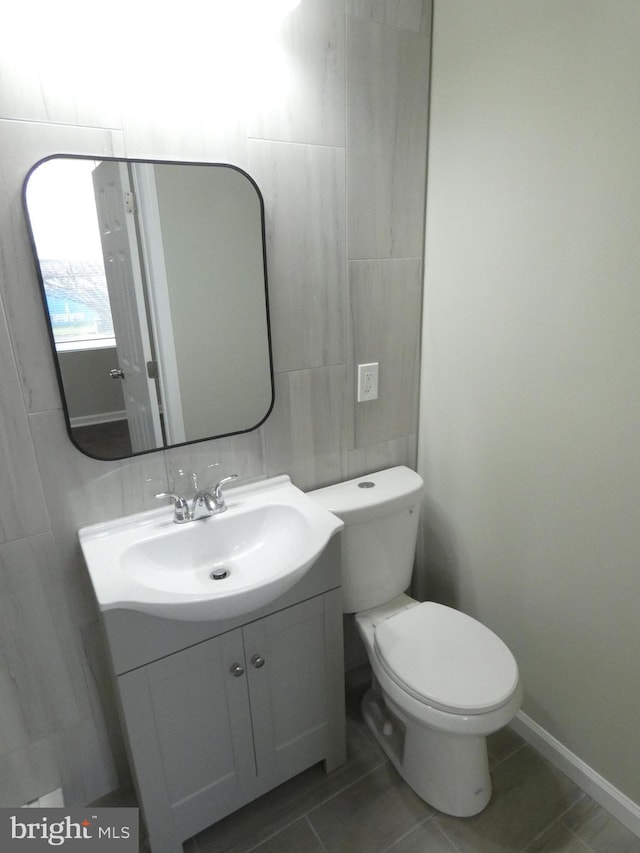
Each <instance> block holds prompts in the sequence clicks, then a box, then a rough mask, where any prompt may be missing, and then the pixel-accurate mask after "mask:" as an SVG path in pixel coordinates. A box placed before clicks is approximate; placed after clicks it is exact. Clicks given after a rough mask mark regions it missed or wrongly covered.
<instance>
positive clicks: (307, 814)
mask: <svg viewBox="0 0 640 853" xmlns="http://www.w3.org/2000/svg"><path fill="white" fill-rule="evenodd" d="M386 763H387V762H386V761H381V762H380V763H379V764H377V765H376V766H375V767H372V768H371V770H367V772H366V773H363V774H362V776H358V777H357V778H356V779H354V780H353V781H352V782H349V784H348V785H345V786H344V787H343V788H340V789H339V790H337V791H335V792H334V793H333V794H331V796H330V797H327V798H326V800H322V801H321V802H318V803H316V804H315V805H314V806H312V807H311V808H310V809H307V811H306V812H303V813H302V814H301V815H300V817H306V818H310V816H311V815H312V814H313V813H314V812H316V811H318V809H321V808H323V806H326V805H327V803H330V802H331V800H335V798H336V797H339V796H340V795H341V794H344V792H345V791H348V790H349V788H353V786H354V785H358V784H359V783H360V782H362V780H363V779H366V778H367V776H371V774H372V773H375V772H376V771H377V770H380V768H381V767H384V765H385V764H386ZM309 822H310V823H311V821H309ZM312 825H313V824H312Z"/></svg>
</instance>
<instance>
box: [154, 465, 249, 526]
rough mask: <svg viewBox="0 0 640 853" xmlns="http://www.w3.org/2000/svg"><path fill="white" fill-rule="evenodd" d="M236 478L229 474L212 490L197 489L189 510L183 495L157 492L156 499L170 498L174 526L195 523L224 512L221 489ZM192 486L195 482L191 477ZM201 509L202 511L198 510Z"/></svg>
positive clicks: (224, 506) (235, 475) (225, 507)
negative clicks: (200, 519)
mask: <svg viewBox="0 0 640 853" xmlns="http://www.w3.org/2000/svg"><path fill="white" fill-rule="evenodd" d="M237 478H238V475H237V474H231V476H230V477H223V478H222V480H220V481H219V482H218V483H216V485H215V486H214V487H213V489H198V490H197V491H196V493H195V495H194V496H193V500H192V502H191V508H189V502H188V501H187V499H186V498H185V497H184V495H180V494H177V493H176V492H159V494H157V495H156V497H157V498H159V499H160V498H171V499H172V500H173V508H174V511H173V520H174V522H175V523H176V524H186V523H187V522H189V521H197V520H198V519H199V518H208V517H209V516H210V515H219V514H220V513H221V512H225V510H226V509H227V504H226V502H225V499H224V495H223V493H222V487H223V486H224V485H226V484H227V483H231V482H232V481H233V480H236V479H237ZM193 482H194V486H195V485H196V483H197V481H196V478H195V475H194V476H193ZM201 507H203V508H204V511H202V512H199V511H198V510H199V509H200V508H201Z"/></svg>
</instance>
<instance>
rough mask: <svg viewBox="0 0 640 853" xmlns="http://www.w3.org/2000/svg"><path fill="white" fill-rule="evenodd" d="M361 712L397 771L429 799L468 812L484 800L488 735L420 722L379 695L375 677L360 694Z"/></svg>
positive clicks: (453, 812) (452, 811)
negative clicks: (449, 730) (468, 732)
mask: <svg viewBox="0 0 640 853" xmlns="http://www.w3.org/2000/svg"><path fill="white" fill-rule="evenodd" d="M362 716H363V717H364V720H365V722H366V724H367V726H368V727H369V729H370V730H371V732H372V734H373V736H374V737H375V739H376V741H377V742H378V743H379V744H380V746H381V747H382V749H383V750H384V752H385V754H386V755H387V756H388V758H389V760H390V761H391V763H392V764H393V766H394V767H395V768H396V770H397V771H398V773H399V774H400V775H401V776H402V778H403V779H404V780H405V782H407V784H408V785H410V787H411V788H413V790H414V791H415V792H416V794H418V796H419V797H421V798H422V799H423V800H424V801H425V802H427V803H429V805H431V806H433V807H434V808H435V809H438V811H441V812H444V813H445V814H449V815H453V816H454V817H471V816H472V815H475V814H478V812H481V811H482V810H483V809H484V808H485V807H486V806H487V804H488V803H489V800H490V799H491V777H490V775H489V762H488V758H487V743H486V737H484V736H481V735H469V734H463V735H460V734H452V733H450V732H444V731H438V730H436V729H433V728H430V727H428V726H425V725H422V724H419V723H417V722H416V721H414V720H412V719H411V718H410V717H408V716H406V715H405V714H403V713H402V711H401V710H400V709H399V708H397V707H395V706H394V703H392V702H391V701H389V700H388V698H387V697H383V695H382V693H381V691H380V690H379V688H378V686H377V684H375V682H374V686H373V687H372V688H371V689H369V690H368V691H367V693H366V694H365V695H364V697H363V699H362Z"/></svg>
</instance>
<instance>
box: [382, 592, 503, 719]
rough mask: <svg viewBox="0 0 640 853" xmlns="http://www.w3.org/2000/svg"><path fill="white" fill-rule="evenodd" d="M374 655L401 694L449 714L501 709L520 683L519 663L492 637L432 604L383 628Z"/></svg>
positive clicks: (403, 613)
mask: <svg viewBox="0 0 640 853" xmlns="http://www.w3.org/2000/svg"><path fill="white" fill-rule="evenodd" d="M374 649H375V652H376V656H377V658H378V660H379V662H380V665H381V666H382V668H383V669H384V670H385V672H386V673H387V675H388V676H389V677H390V678H391V679H392V680H393V681H394V682H395V683H396V684H397V685H398V686H399V687H400V688H401V689H402V690H404V691H406V692H407V693H408V694H409V695H411V696H413V697H414V698H415V699H417V700H418V701H420V702H423V703H424V704H426V705H429V706H431V707H434V708H437V709H439V710H441V711H445V712H447V713H450V714H465V715H466V714H485V713H488V712H490V711H493V710H495V709H497V708H500V707H501V706H502V705H504V704H505V703H506V702H508V701H509V699H510V698H511V697H512V695H513V693H514V691H515V689H516V687H517V686H518V683H519V676H518V666H517V664H516V661H515V658H514V657H513V655H512V654H511V652H510V650H509V649H508V648H507V646H506V645H505V644H504V643H503V642H502V640H501V639H500V638H499V637H497V636H496V635H495V634H494V633H493V631H491V630H490V629H489V628H487V627H486V626H485V625H482V624H481V623H480V622H478V621H477V620H475V619H473V618H472V617H470V616H467V615H466V614H464V613H461V612H460V611H458V610H453V609H452V608H450V607H445V606H444V605H442V604H436V603H435V602H433V601H426V602H423V603H422V604H418V605H416V606H415V607H409V608H406V609H404V610H402V611H401V612H400V613H396V614H395V615H393V616H391V617H390V618H388V619H385V620H384V621H382V622H380V623H378V624H377V625H376V628H375V634H374Z"/></svg>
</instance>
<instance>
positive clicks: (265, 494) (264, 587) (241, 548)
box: [78, 475, 343, 621]
mask: <svg viewBox="0 0 640 853" xmlns="http://www.w3.org/2000/svg"><path fill="white" fill-rule="evenodd" d="M225 498H226V502H227V507H228V508H227V510H226V512H223V513H220V514H219V515H213V516H209V517H206V518H202V519H198V520H197V521H191V522H189V523H187V524H175V523H174V521H173V509H172V507H170V506H166V507H162V508H161V509H157V510H152V511H150V512H142V513H138V514H136V515H131V516H128V517H127V518H120V519H116V520H115V521H108V522H103V523H102V524H94V525H91V526H90V527H84V528H82V529H81V530H80V531H79V534H78V536H79V539H80V545H81V547H82V552H83V554H84V558H85V562H86V564H87V568H88V570H89V574H90V576H91V581H92V583H93V588H94V591H95V594H96V598H97V601H98V606H99V607H100V609H101V610H111V609H115V608H125V609H128V610H138V611H140V612H142V613H147V614H150V615H151V616H160V617H163V618H166V619H178V620H187V621H203V620H215V619H228V618H231V617H234V616H241V615H243V614H245V613H250V612H251V611H253V610H257V609H259V608H260V607H264V606H265V605H266V604H269V602H271V601H273V600H274V599H276V598H278V597H279V596H280V595H282V594H283V593H285V592H286V591H287V590H288V589H289V588H290V587H292V586H293V585H294V584H295V583H296V581H298V580H299V579H300V578H301V577H302V575H303V574H304V573H305V572H306V571H307V569H308V568H309V567H310V566H311V565H312V564H313V563H314V562H315V560H316V559H317V558H318V556H319V555H320V554H321V553H322V551H323V550H324V548H325V546H326V544H327V542H328V541H329V539H330V538H331V536H333V534H334V533H336V532H337V531H338V530H340V529H341V528H342V526H343V525H342V522H341V521H340V520H339V519H338V518H337V517H336V516H334V515H332V513H330V512H328V511H327V510H325V509H323V508H322V507H321V506H319V505H318V504H316V503H315V502H314V501H313V500H311V498H308V497H307V496H306V495H305V494H304V492H301V491H300V490H299V489H297V488H296V487H295V486H294V485H293V484H292V483H291V480H290V479H289V477H287V476H284V475H283V476H280V477H272V478H270V479H268V480H263V481H261V482H259V483H257V484H251V485H249V486H239V487H237V488H235V489H225Z"/></svg>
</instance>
